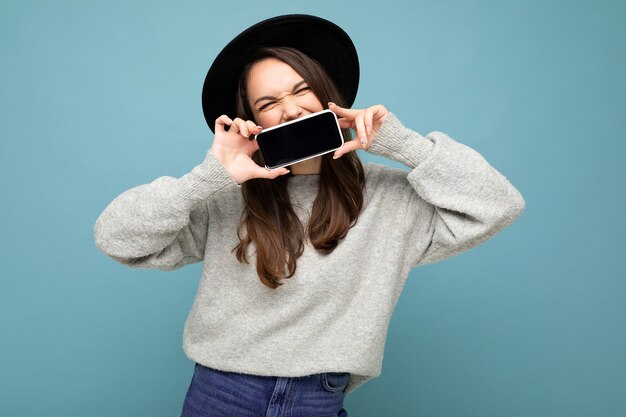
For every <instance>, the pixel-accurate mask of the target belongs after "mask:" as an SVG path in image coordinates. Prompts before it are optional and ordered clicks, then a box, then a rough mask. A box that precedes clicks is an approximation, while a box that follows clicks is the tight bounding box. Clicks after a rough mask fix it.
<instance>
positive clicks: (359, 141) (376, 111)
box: [328, 103, 389, 159]
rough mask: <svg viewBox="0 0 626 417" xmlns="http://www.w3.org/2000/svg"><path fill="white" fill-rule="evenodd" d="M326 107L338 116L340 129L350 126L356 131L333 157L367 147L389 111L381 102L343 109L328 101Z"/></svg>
mask: <svg viewBox="0 0 626 417" xmlns="http://www.w3.org/2000/svg"><path fill="white" fill-rule="evenodd" d="M328 108H329V109H330V110H332V111H333V113H335V114H336V115H337V116H339V126H340V127H341V128H342V129H345V128H350V129H353V130H355V131H356V136H355V137H354V139H352V140H350V141H348V142H345V143H344V144H343V145H342V146H341V147H340V148H339V149H337V150H335V154H334V156H333V158H335V159H337V158H339V157H340V156H342V155H343V154H346V153H348V152H350V151H355V150H357V149H365V150H367V149H369V147H370V146H371V145H372V141H373V140H374V136H376V132H378V129H379V128H380V125H382V124H383V122H384V121H385V118H386V117H387V114H389V111H388V110H387V109H386V108H385V107H384V106H383V105H381V104H376V105H374V106H371V107H368V108H367V109H344V108H343V107H339V106H338V105H336V104H335V103H328Z"/></svg>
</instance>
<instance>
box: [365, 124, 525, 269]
mask: <svg viewBox="0 0 626 417" xmlns="http://www.w3.org/2000/svg"><path fill="white" fill-rule="evenodd" d="M369 152H371V153H373V154H377V155H381V156H385V157H387V158H391V159H393V160H395V161H398V162H401V163H403V164H405V165H407V166H408V167H409V168H411V171H410V172H409V173H408V175H407V177H406V179H407V181H408V183H409V184H410V187H411V188H412V190H411V188H409V189H410V190H411V191H412V192H411V193H410V197H409V198H408V199H407V200H406V201H407V203H406V207H405V233H406V235H405V236H406V239H407V242H409V245H410V248H409V249H408V250H407V254H408V262H410V264H411V266H412V267H415V266H417V265H425V264H428V263H433V262H438V261H440V260H443V259H445V258H448V257H450V256H453V255H455V254H458V253H461V252H464V251H466V250H468V249H470V248H472V247H474V246H477V245H479V244H480V243H482V242H484V241H485V240H487V239H489V238H490V237H492V236H493V235H495V234H496V233H498V232H499V231H501V230H502V229H504V228H505V227H506V226H508V225H509V224H511V223H513V221H515V219H517V218H518V217H519V216H520V214H521V213H522V212H523V211H524V208H525V201H524V198H523V197H522V195H521V194H520V192H519V191H518V190H517V189H516V188H515V187H514V186H513V185H512V184H511V183H510V182H509V181H508V180H507V179H506V178H505V177H504V176H503V175H502V174H500V173H499V172H498V171H497V170H496V169H494V168H493V167H492V166H491V165H489V163H488V162H487V161H486V160H485V159H484V158H483V157H482V156H481V155H480V154H479V153H478V152H476V151H475V150H473V149H471V148H470V147H468V146H466V145H463V144H461V143H458V142H456V141H455V140H453V139H451V138H450V137H449V136H448V135H447V134H445V133H443V132H438V131H434V132H431V133H429V134H427V135H426V136H425V137H424V136H422V135H420V134H419V133H417V132H415V131H413V130H410V129H408V128H406V127H405V126H403V125H402V123H401V122H400V121H399V120H398V119H397V118H396V117H395V115H393V114H392V113H389V114H388V116H387V118H386V119H385V122H384V123H383V124H382V125H381V127H380V128H379V130H378V132H377V133H376V136H375V137H374V141H373V142H372V145H371V147H370V148H369Z"/></svg>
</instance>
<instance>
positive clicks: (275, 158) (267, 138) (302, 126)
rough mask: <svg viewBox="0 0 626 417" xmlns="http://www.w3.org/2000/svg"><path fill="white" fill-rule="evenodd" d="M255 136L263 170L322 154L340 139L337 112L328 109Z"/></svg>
mask: <svg viewBox="0 0 626 417" xmlns="http://www.w3.org/2000/svg"><path fill="white" fill-rule="evenodd" d="M255 139H256V141H257V143H258V144H259V150H260V151H261V155H262V156H263V160H264V161H265V168H267V169H275V168H282V167H284V166H287V165H292V164H295V163H297V162H301V161H305V160H307V159H311V158H314V157H316V156H320V155H324V154H326V153H328V152H332V151H334V150H335V149H337V148H339V147H341V145H343V142H344V140H343V136H342V135H341V129H340V128H339V122H338V121H337V115H335V113H333V112H332V111H330V109H327V110H323V111H320V112H317V113H313V114H309V115H307V116H304V117H301V118H299V119H295V120H291V121H289V122H286V123H282V124H279V125H276V126H272V127H269V128H267V129H265V130H263V131H262V132H261V133H259V134H257V135H255Z"/></svg>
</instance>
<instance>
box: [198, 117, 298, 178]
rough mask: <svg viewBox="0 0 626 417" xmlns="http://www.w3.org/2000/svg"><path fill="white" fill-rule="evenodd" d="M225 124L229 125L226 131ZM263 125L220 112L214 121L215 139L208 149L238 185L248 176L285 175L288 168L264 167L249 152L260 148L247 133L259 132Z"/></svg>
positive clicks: (274, 176)
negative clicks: (231, 117) (270, 168)
mask: <svg viewBox="0 0 626 417" xmlns="http://www.w3.org/2000/svg"><path fill="white" fill-rule="evenodd" d="M224 126H230V129H228V131H226V129H225V127H224ZM261 130H263V128H262V127H261V126H257V125H256V124H255V123H254V122H252V121H250V120H247V121H246V120H243V119H240V118H238V117H237V118H236V119H235V120H231V119H230V118H229V117H228V116H226V115H221V116H220V117H218V118H217V120H215V138H214V139H213V145H212V146H211V150H210V151H209V152H210V153H211V154H212V155H213V156H214V157H215V158H217V160H218V161H220V162H221V164H222V165H224V168H226V170H227V171H228V173H229V174H230V176H231V177H232V178H233V179H234V180H235V181H236V182H237V184H241V183H243V182H246V181H248V180H249V179H251V178H269V179H274V178H276V177H278V176H280V175H284V174H287V173H288V172H289V170H288V169H287V168H277V169H272V170H267V169H266V168H264V167H260V166H259V165H257V163H256V162H254V161H253V160H252V155H253V154H254V153H255V152H256V151H257V150H258V149H259V145H258V144H257V142H256V139H254V140H250V139H249V137H250V135H255V134H258V133H260V132H261Z"/></svg>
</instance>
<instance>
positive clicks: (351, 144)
mask: <svg viewBox="0 0 626 417" xmlns="http://www.w3.org/2000/svg"><path fill="white" fill-rule="evenodd" d="M357 149H362V146H361V142H360V141H359V140H358V139H352V140H351V141H348V142H346V143H344V144H343V145H341V147H340V148H339V149H336V150H335V153H334V154H333V159H337V158H340V157H341V156H343V155H345V154H347V153H348V152H352V151H356V150H357Z"/></svg>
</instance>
